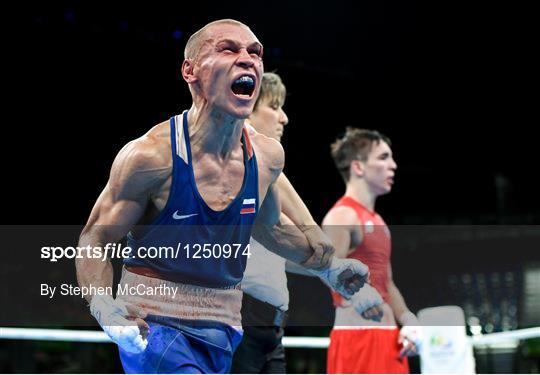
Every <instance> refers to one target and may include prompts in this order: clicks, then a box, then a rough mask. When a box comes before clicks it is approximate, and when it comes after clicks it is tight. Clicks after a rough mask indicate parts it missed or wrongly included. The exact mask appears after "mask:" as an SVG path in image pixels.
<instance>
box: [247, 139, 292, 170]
mask: <svg viewBox="0 0 540 375" xmlns="http://www.w3.org/2000/svg"><path fill="white" fill-rule="evenodd" d="M249 136H250V139H251V142H252V144H253V147H254V149H255V154H256V155H257V159H260V160H261V161H263V162H264V164H265V165H267V166H268V168H270V169H272V170H276V171H277V170H279V172H280V173H281V170H282V169H283V166H284V165H285V152H284V151H283V147H282V146H281V143H279V142H278V141H276V140H275V139H273V138H269V137H267V136H265V135H263V134H261V133H257V132H256V131H255V130H254V129H253V130H252V131H249Z"/></svg>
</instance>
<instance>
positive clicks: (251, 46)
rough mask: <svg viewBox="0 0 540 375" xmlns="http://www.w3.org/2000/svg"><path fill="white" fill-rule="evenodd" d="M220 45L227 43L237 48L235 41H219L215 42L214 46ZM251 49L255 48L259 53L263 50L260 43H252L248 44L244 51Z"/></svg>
mask: <svg viewBox="0 0 540 375" xmlns="http://www.w3.org/2000/svg"><path fill="white" fill-rule="evenodd" d="M220 43H229V44H234V45H235V46H238V42H237V41H235V40H232V39H220V40H218V41H217V43H216V45H217V44H220ZM253 47H257V48H259V49H260V50H261V51H262V50H263V45H262V44H261V43H260V42H253V43H251V44H249V45H248V46H247V47H246V49H249V48H253Z"/></svg>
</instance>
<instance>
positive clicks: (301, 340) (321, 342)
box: [0, 327, 540, 349]
mask: <svg viewBox="0 0 540 375" xmlns="http://www.w3.org/2000/svg"><path fill="white" fill-rule="evenodd" d="M535 337H540V327H534V328H525V329H519V330H515V331H508V332H497V333H490V334H486V335H476V336H472V337H468V338H469V340H470V341H471V343H472V345H473V346H480V347H481V346H491V345H497V344H500V343H509V342H513V344H515V345H517V341H518V340H524V339H529V338H535ZM0 339H6V340H43V341H74V342H91V343H112V341H111V340H110V339H109V337H108V336H107V335H106V334H105V332H103V331H89V330H65V329H43V328H9V327H0ZM329 343H330V339H329V338H328V337H302V336H285V337H283V346H285V347H286V348H303V349H326V348H327V347H328V344H329Z"/></svg>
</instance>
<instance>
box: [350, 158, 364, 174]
mask: <svg viewBox="0 0 540 375" xmlns="http://www.w3.org/2000/svg"><path fill="white" fill-rule="evenodd" d="M351 174H354V175H355V176H358V177H363V176H364V163H362V162H361V161H360V160H353V161H351Z"/></svg>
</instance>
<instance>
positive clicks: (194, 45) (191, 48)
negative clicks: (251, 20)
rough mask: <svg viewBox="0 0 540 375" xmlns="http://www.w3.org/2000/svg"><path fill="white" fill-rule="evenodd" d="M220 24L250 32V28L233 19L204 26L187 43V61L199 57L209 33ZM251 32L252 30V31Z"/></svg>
mask: <svg viewBox="0 0 540 375" xmlns="http://www.w3.org/2000/svg"><path fill="white" fill-rule="evenodd" d="M220 24H228V25H236V26H242V27H245V28H246V29H248V30H250V29H249V27H247V26H246V25H244V24H243V23H242V22H239V21H236V20H233V19H229V18H226V19H222V20H217V21H213V22H210V23H208V24H206V25H205V26H203V27H202V28H201V29H199V30H198V31H197V32H195V33H194V34H193V35H192V36H191V37H190V38H189V40H188V41H187V43H186V48H185V49H184V58H185V59H194V58H196V57H197V54H198V53H199V50H200V49H201V45H202V43H203V42H204V41H205V40H206V36H207V34H208V31H209V30H210V29H211V28H212V26H215V25H220ZM250 31H251V30H250Z"/></svg>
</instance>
